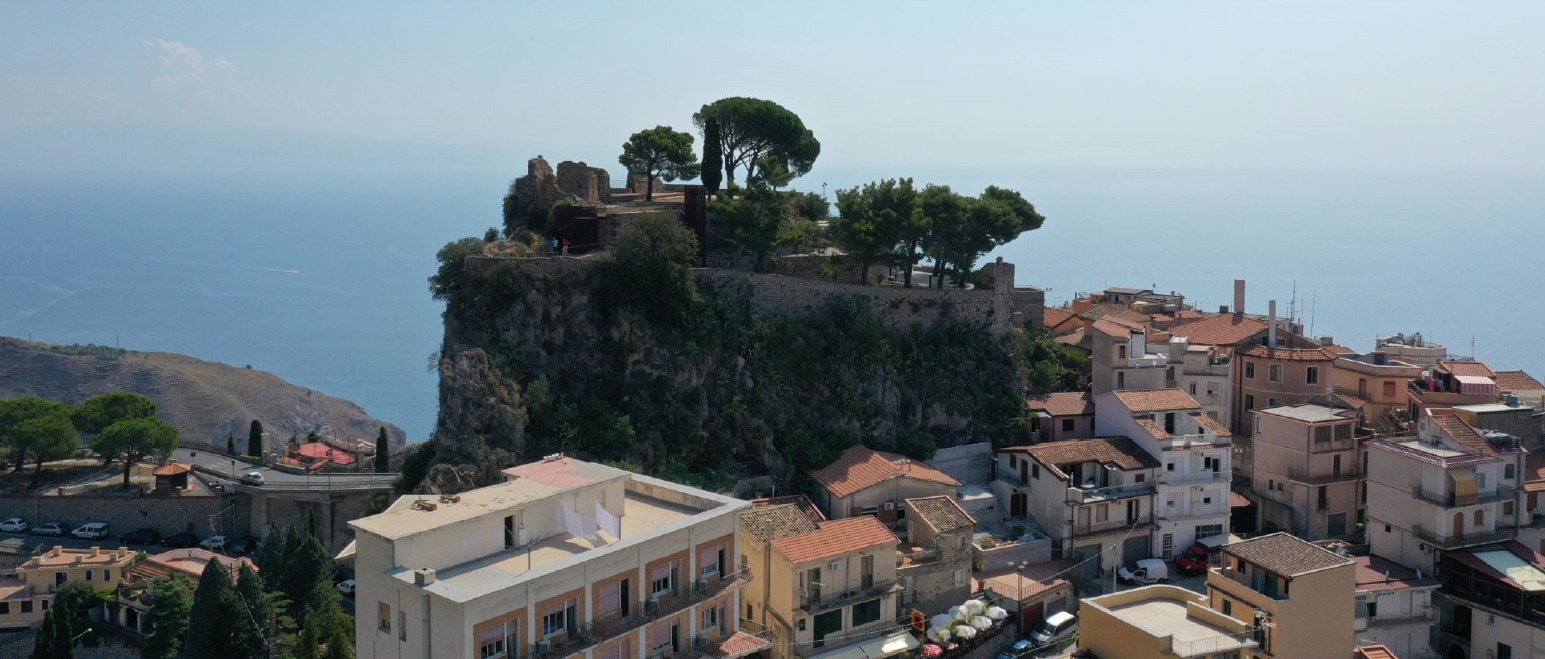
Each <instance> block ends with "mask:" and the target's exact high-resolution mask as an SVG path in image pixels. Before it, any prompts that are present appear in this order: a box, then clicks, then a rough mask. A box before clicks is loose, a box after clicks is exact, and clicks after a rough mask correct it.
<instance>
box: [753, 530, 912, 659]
mask: <svg viewBox="0 0 1545 659" xmlns="http://www.w3.org/2000/svg"><path fill="white" fill-rule="evenodd" d="M740 523H741V527H742V530H743V533H742V538H743V542H742V553H744V554H745V556H746V564H747V565H748V566H749V569H750V571H751V575H752V581H753V585H752V587H750V588H748V589H746V590H745V591H743V593H742V597H743V598H744V599H745V602H746V616H747V618H749V619H750V620H752V621H753V622H755V623H758V624H761V625H765V626H766V627H767V628H769V630H770V631H771V633H772V638H773V639H774V644H773V646H772V649H771V650H770V653H771V655H772V656H773V657H775V658H777V659H786V658H788V657H821V656H843V657H845V656H847V655H848V654H853V653H855V652H856V653H858V655H857V656H859V657H863V656H866V655H867V656H869V657H874V658H875V659H878V657H882V656H890V655H893V654H900V653H902V652H905V651H907V650H910V649H914V648H916V647H917V642H916V640H915V639H913V638H912V637H911V635H909V634H906V633H899V634H898V633H890V634H882V632H887V631H890V632H894V630H895V627H896V619H897V615H898V612H899V611H900V608H899V607H900V604H899V602H900V597H901V593H902V591H903V590H904V588H903V586H902V585H901V584H900V583H899V582H898V579H897V552H896V547H897V541H896V536H895V535H893V534H891V532H890V531H889V530H887V529H886V528H885V526H884V525H882V524H880V522H879V520H876V519H875V518H873V517H869V516H861V517H853V518H849V519H841V520H833V521H819V522H818V521H816V520H815V519H814V518H812V516H810V515H808V514H807V513H805V512H804V511H801V510H800V509H799V507H798V506H796V505H793V504H778V505H770V506H758V507H756V508H754V509H752V510H749V511H746V513H744V514H743V515H742V516H741V522H740Z"/></svg>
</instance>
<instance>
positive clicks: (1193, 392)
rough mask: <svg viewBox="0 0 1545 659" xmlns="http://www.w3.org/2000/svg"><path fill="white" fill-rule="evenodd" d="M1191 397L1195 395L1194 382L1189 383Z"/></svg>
mask: <svg viewBox="0 0 1545 659" xmlns="http://www.w3.org/2000/svg"><path fill="white" fill-rule="evenodd" d="M1191 395H1192V396H1195V395H1196V383H1195V382H1192V383H1191Z"/></svg>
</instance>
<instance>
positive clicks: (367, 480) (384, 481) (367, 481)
mask: <svg viewBox="0 0 1545 659" xmlns="http://www.w3.org/2000/svg"><path fill="white" fill-rule="evenodd" d="M172 458H173V459H174V460H177V461H178V462H185V463H188V464H192V465H195V466H196V467H200V468H202V469H205V470H208V471H207V472H205V471H201V472H199V473H198V474H197V475H198V476H199V480H203V481H208V480H209V477H210V472H213V474H214V475H215V476H216V480H219V481H221V482H231V481H237V480H239V479H240V478H241V476H242V475H243V474H246V473H248V472H253V471H255V472H258V473H260V474H263V484H264V486H266V487H269V488H271V489H317V490H322V489H339V488H351V487H361V486H363V487H390V486H391V484H392V481H394V480H396V478H397V475H396V474H347V473H340V474H318V475H307V474H292V473H289V472H287V471H279V470H276V469H270V468H268V467H264V466H259V465H251V464H247V463H245V462H242V461H240V460H233V459H232V458H230V457H227V456H224V455H221V454H219V453H212V452H209V451H201V450H197V449H185V448H180V449H177V451H176V453H174V454H173V455H172Z"/></svg>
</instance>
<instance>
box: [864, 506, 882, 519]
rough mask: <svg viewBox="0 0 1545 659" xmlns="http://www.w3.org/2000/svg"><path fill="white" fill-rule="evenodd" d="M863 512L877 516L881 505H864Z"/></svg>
mask: <svg viewBox="0 0 1545 659" xmlns="http://www.w3.org/2000/svg"><path fill="white" fill-rule="evenodd" d="M863 514H865V515H868V516H870V517H877V516H879V514H880V507H879V506H864V512H863Z"/></svg>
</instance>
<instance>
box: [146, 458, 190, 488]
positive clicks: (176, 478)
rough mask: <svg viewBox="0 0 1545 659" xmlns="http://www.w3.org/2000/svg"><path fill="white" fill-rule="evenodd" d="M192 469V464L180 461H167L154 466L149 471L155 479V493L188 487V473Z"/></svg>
mask: <svg viewBox="0 0 1545 659" xmlns="http://www.w3.org/2000/svg"><path fill="white" fill-rule="evenodd" d="M192 471H193V466H192V465H186V464H183V463H181V462H168V463H166V464H164V465H161V466H159V467H156V468H155V470H154V471H151V472H150V474H151V475H152V476H155V479H156V489H155V492H156V494H171V493H173V492H181V491H183V490H186V489H188V474H189V473H191V472H192Z"/></svg>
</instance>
